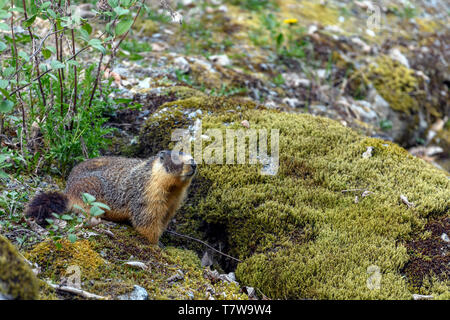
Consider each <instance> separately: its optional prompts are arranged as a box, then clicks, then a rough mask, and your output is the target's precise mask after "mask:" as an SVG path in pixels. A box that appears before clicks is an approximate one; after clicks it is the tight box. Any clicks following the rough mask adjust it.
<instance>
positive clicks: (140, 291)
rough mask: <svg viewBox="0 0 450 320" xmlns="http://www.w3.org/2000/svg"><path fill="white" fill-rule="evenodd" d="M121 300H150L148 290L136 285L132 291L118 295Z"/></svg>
mask: <svg viewBox="0 0 450 320" xmlns="http://www.w3.org/2000/svg"><path fill="white" fill-rule="evenodd" d="M117 299H119V300H148V292H147V290H145V289H144V288H142V287H140V286H137V285H134V289H133V291H132V292H130V293H126V294H123V295H120V296H118V297H117Z"/></svg>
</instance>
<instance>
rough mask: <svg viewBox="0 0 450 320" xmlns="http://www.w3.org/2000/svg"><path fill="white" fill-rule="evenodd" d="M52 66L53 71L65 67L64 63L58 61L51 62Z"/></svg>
mask: <svg viewBox="0 0 450 320" xmlns="http://www.w3.org/2000/svg"><path fill="white" fill-rule="evenodd" d="M50 66H51V67H52V69H62V68H64V67H65V65H64V63H61V61H58V60H52V61H50Z"/></svg>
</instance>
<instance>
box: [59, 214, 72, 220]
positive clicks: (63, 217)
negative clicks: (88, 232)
mask: <svg viewBox="0 0 450 320" xmlns="http://www.w3.org/2000/svg"><path fill="white" fill-rule="evenodd" d="M61 219H63V220H67V221H70V220H73V217H72V216H70V215H68V214H63V215H62V216H61Z"/></svg>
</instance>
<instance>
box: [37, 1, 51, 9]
mask: <svg viewBox="0 0 450 320" xmlns="http://www.w3.org/2000/svg"><path fill="white" fill-rule="evenodd" d="M51 5H52V3H51V1H46V2H44V3H43V4H41V7H40V8H39V9H41V10H45V9H47V8H49V7H50V6H51Z"/></svg>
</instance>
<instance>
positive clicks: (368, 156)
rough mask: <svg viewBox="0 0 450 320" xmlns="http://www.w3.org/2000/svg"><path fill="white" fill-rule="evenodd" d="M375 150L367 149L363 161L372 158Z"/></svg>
mask: <svg viewBox="0 0 450 320" xmlns="http://www.w3.org/2000/svg"><path fill="white" fill-rule="evenodd" d="M373 149H374V148H373V147H367V150H366V152H364V153H363V155H362V157H363V159H368V158H370V157H372V151H373Z"/></svg>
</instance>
